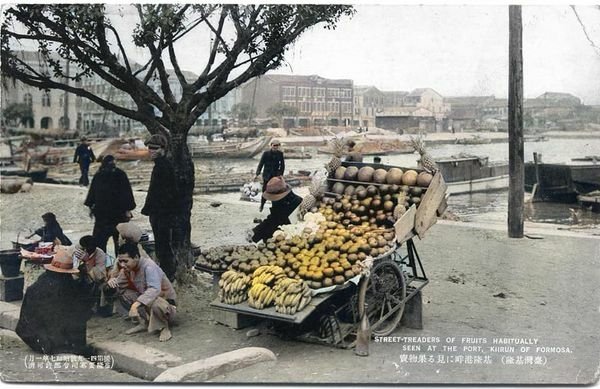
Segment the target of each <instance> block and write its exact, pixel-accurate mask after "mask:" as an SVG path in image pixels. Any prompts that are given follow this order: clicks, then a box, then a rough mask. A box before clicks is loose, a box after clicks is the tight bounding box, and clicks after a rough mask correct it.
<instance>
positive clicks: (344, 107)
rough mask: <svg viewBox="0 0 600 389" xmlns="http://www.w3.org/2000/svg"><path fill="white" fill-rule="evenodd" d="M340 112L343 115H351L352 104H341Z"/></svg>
mask: <svg viewBox="0 0 600 389" xmlns="http://www.w3.org/2000/svg"><path fill="white" fill-rule="evenodd" d="M342 112H343V113H351V112H352V104H350V103H342Z"/></svg>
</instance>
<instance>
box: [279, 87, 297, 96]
mask: <svg viewBox="0 0 600 389" xmlns="http://www.w3.org/2000/svg"><path fill="white" fill-rule="evenodd" d="M281 95H282V96H283V97H295V96H296V87H295V86H282V87H281Z"/></svg>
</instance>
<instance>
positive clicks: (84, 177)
mask: <svg viewBox="0 0 600 389" xmlns="http://www.w3.org/2000/svg"><path fill="white" fill-rule="evenodd" d="M79 170H80V171H81V177H79V185H83V186H88V185H89V184H90V179H89V177H88V173H89V171H90V164H89V163H80V164H79Z"/></svg>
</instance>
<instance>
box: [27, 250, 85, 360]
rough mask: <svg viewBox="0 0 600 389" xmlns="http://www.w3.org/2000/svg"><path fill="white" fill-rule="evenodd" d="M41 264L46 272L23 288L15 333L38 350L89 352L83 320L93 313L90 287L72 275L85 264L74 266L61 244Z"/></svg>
mask: <svg viewBox="0 0 600 389" xmlns="http://www.w3.org/2000/svg"><path fill="white" fill-rule="evenodd" d="M44 268H45V269H46V272H45V273H44V274H42V275H41V276H40V277H39V278H38V280H37V281H36V282H35V283H34V284H33V285H31V286H30V287H29V288H28V289H27V291H26V292H25V297H24V298H23V303H22V304H21V313H20V315H19V321H18V323H17V327H16V329H15V331H16V333H17V335H19V337H20V338H21V339H23V341H24V342H25V343H26V344H27V345H28V346H29V347H31V349H33V350H34V351H37V352H40V353H44V354H60V353H75V354H83V355H89V354H91V352H90V351H91V350H90V349H89V348H88V347H87V345H86V330H87V324H86V323H87V321H88V320H89V319H90V317H91V316H92V310H91V302H90V298H89V292H90V290H89V286H88V285H87V284H86V283H85V282H84V277H80V279H79V280H78V281H77V280H75V279H74V278H73V275H74V274H78V273H80V271H82V272H85V265H83V266H81V269H75V268H73V260H72V258H71V256H70V255H69V254H68V252H67V250H66V249H64V248H60V249H59V250H58V251H57V253H56V254H55V255H54V257H53V258H52V262H51V263H50V264H47V265H44Z"/></svg>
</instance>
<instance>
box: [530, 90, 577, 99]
mask: <svg viewBox="0 0 600 389" xmlns="http://www.w3.org/2000/svg"><path fill="white" fill-rule="evenodd" d="M537 98H538V99H555V100H562V99H578V100H579V97H577V96H574V95H572V94H570V93H564V92H545V93H543V94H541V95H539V96H538V97H537Z"/></svg>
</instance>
